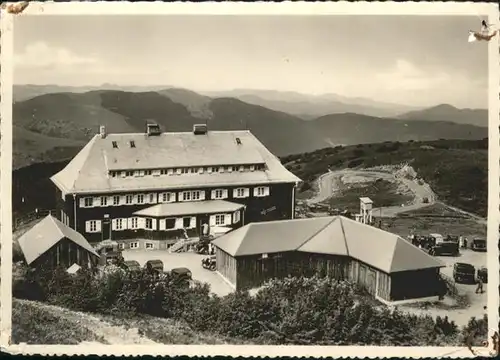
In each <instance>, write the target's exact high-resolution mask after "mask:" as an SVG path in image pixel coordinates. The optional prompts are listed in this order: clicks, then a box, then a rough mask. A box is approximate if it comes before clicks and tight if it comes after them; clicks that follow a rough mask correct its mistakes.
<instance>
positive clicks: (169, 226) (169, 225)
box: [165, 219, 175, 230]
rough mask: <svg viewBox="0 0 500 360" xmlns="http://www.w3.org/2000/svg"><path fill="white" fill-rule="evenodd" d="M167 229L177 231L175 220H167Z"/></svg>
mask: <svg viewBox="0 0 500 360" xmlns="http://www.w3.org/2000/svg"><path fill="white" fill-rule="evenodd" d="M165 229H167V230H170V229H175V219H165Z"/></svg>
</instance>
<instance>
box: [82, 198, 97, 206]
mask: <svg viewBox="0 0 500 360" xmlns="http://www.w3.org/2000/svg"><path fill="white" fill-rule="evenodd" d="M83 201H84V204H85V207H92V205H93V204H94V198H91V197H86V198H85V199H84V200H83Z"/></svg>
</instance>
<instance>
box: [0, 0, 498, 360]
mask: <svg viewBox="0 0 500 360" xmlns="http://www.w3.org/2000/svg"><path fill="white" fill-rule="evenodd" d="M7 6H8V5H7ZM153 14H154V15H170V16H174V15H283V16H293V15H316V16H324V15H395V16H397V15H420V16H422V15H424V16H435V15H478V16H479V15H481V16H483V17H488V21H489V23H491V24H495V25H497V27H498V24H499V12H498V5H497V4H495V3H472V2H467V3H464V2H403V3H396V2H326V3H324V2H314V3H312V2H309V3H307V2H281V3H265V2H255V3H242V2H223V3H215V2H214V3H211V2H205V3H189V2H171V3H163V2H134V3H133V2H66V3H49V2H47V3H42V2H31V3H30V4H29V6H28V7H27V8H26V9H25V10H24V11H23V13H22V14H18V15H14V14H11V13H9V12H8V11H7V10H6V8H5V6H4V7H3V9H2V10H1V21H0V27H1V38H0V44H1V53H0V64H1V68H2V70H3V71H1V72H0V80H1V81H0V91H1V100H0V102H1V103H0V115H1V124H0V129H1V140H0V141H1V144H0V147H1V148H0V150H1V153H0V154H1V160H0V161H1V172H0V180H1V182H0V196H1V201H0V204H1V218H0V221H1V223H0V224H1V228H0V229H1V230H0V231H1V232H0V239H2V244H1V245H2V246H1V250H0V253H1V259H2V261H1V273H0V274H1V275H3V276H1V314H0V315H1V317H0V319H1V334H0V335H1V337H0V341H1V342H0V344H1V346H2V350H4V351H7V352H10V353H13V354H16V353H17V354H19V353H22V354H47V355H90V354H95V355H115V356H119V355H151V356H155V355H168V356H180V355H184V356H215V355H221V356H242V357H260V356H263V357H276V356H290V357H303V356H307V357H352V358H358V357H359V358H365V357H366V358H376V357H381V358H382V357H408V358H420V357H454V358H457V357H460V358H468V357H474V356H488V355H489V354H490V351H491V350H492V344H491V341H490V343H489V345H488V348H481V349H475V350H476V355H473V354H472V353H471V351H470V350H469V349H467V348H466V347H377V346H343V347H335V346H243V345H182V346H181V345H154V346H152V345H147V346H141V345H119V346H116V345H115V346H114V345H102V346H98V345H91V346H86V345H23V344H20V345H12V344H10V341H9V340H10V336H11V311H12V297H11V286H12V256H11V255H12V212H11V209H12V100H13V97H12V90H13V45H14V44H13V41H14V40H13V32H14V31H15V28H14V24H13V17H14V16H47V15H60V16H67V15H136V16H140V15H153ZM61 30H63V29H61ZM464 31H465V32H466V31H468V29H464ZM457 36H464V41H467V38H466V33H465V35H463V34H457ZM496 39H498V38H496ZM485 46H486V45H485ZM450 56H453V54H450ZM499 59H500V57H499V43H498V40H495V41H490V42H489V44H488V64H489V65H488V67H489V69H488V70H489V81H488V94H489V99H488V102H489V107H488V110H489V111H488V113H489V119H488V121H489V159H488V164H489V178H488V180H489V185H488V196H489V198H488V235H487V241H488V260H487V261H488V262H487V264H488V270H489V271H488V272H489V282H488V284H487V287H488V292H487V295H488V320H489V321H488V323H489V327H490V330H489V331H490V334H489V338H490V339H491V336H492V335H493V334H494V333H495V332H498V328H497V327H498V321H499V314H498V308H499V299H498V287H499V251H498V243H499V225H500V205H499V203H500V202H499V197H500V196H499V194H500V172H499V165H500V156H499V154H500V150H499V148H500V137H499V125H500V122H499V114H500V106H499V104H500V100H499V96H500V86H499V84H500V66H499ZM477 315H478V316H480V314H477Z"/></svg>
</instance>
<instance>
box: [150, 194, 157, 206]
mask: <svg viewBox="0 0 500 360" xmlns="http://www.w3.org/2000/svg"><path fill="white" fill-rule="evenodd" d="M155 200H156V199H155V194H149V203H150V204H151V203H154V202H156V201H155Z"/></svg>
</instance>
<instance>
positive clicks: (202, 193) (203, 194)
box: [200, 190, 205, 200]
mask: <svg viewBox="0 0 500 360" xmlns="http://www.w3.org/2000/svg"><path fill="white" fill-rule="evenodd" d="M200 200H205V191H204V190H202V191H200Z"/></svg>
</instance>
